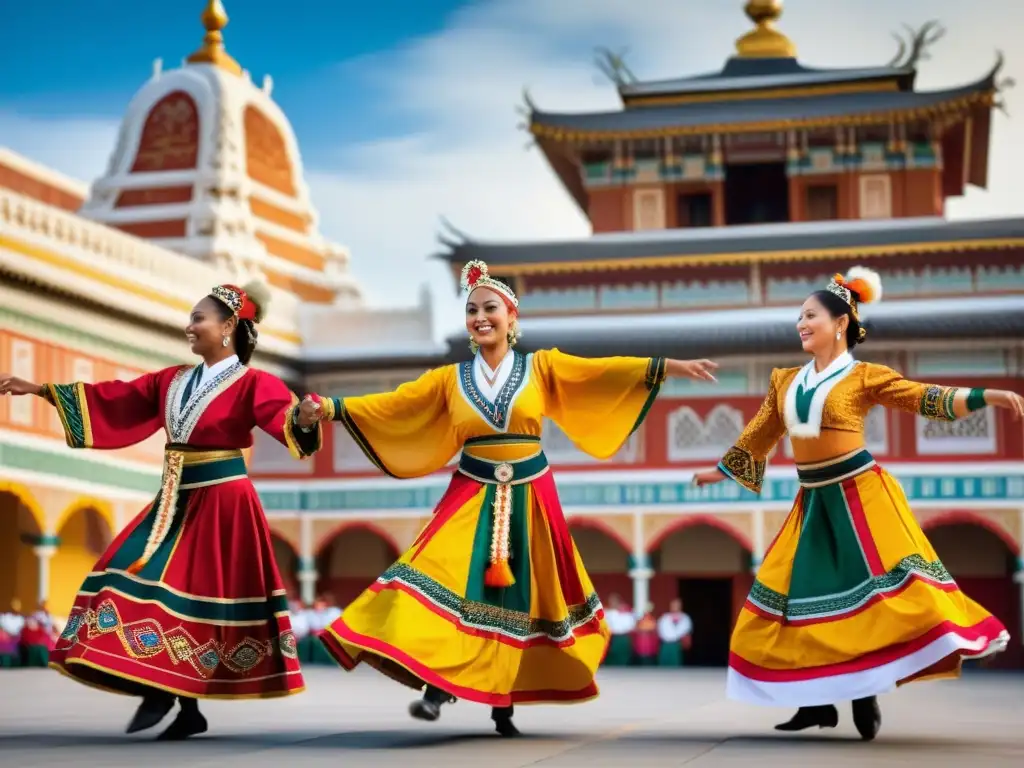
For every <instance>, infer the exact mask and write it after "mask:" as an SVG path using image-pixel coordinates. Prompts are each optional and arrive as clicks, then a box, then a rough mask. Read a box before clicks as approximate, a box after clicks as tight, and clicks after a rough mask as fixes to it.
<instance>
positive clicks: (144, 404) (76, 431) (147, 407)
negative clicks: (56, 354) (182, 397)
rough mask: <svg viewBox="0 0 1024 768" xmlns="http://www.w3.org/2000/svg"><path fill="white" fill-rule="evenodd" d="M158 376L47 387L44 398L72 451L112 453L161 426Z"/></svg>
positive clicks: (137, 441)
mask: <svg viewBox="0 0 1024 768" xmlns="http://www.w3.org/2000/svg"><path fill="white" fill-rule="evenodd" d="M159 381H160V379H159V374H158V373H147V374H144V375H142V376H140V377H139V378H137V379H132V380H131V381H104V382H99V383H97V384H86V383H84V382H81V381H78V382H75V383H74V384H44V385H43V389H42V392H41V394H42V397H43V399H44V400H46V401H47V402H48V403H50V404H51V405H53V407H54V408H56V409H57V415H58V416H59V417H60V423H61V426H63V427H64V439H65V440H66V441H67V444H68V445H69V446H70V447H72V448H99V449H104V450H113V449H116V448H126V447H127V446H129V445H135V444H136V443H141V442H142V441H143V440H145V439H146V438H148V437H149V436H150V435H152V434H153V433H154V432H156V431H157V430H158V429H160V427H161V426H163V424H162V419H161V408H160V387H159Z"/></svg>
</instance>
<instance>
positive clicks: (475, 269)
mask: <svg viewBox="0 0 1024 768" xmlns="http://www.w3.org/2000/svg"><path fill="white" fill-rule="evenodd" d="M459 282H460V284H461V285H462V290H464V291H466V292H467V293H470V292H472V291H473V289H474V288H490V289H491V290H492V291H496V292H497V293H500V294H501V295H502V296H504V297H505V298H506V299H508V300H509V302H511V304H512V306H513V307H515V308H516V309H519V299H517V298H516V295H515V293H514V292H513V291H512V289H511V288H509V287H508V286H507V285H505V283H503V282H501V281H500V280H495V279H494V278H493V277H491V276H490V275H489V274H487V264H485V263H484V262H482V261H479V260H474V261H470V262H467V263H466V266H464V267H463V268H462V280H460V281H459Z"/></svg>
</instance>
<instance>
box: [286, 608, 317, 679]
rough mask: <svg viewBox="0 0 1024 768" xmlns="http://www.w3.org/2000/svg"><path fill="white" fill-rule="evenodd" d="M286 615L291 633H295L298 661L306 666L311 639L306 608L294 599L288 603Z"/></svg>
mask: <svg viewBox="0 0 1024 768" xmlns="http://www.w3.org/2000/svg"><path fill="white" fill-rule="evenodd" d="M288 613H289V614H290V615H291V619H292V632H294V633H295V648H296V650H297V651H298V654H299V661H301V662H302V663H303V664H306V663H308V662H309V660H310V654H311V653H312V648H313V646H312V642H313V637H312V635H311V634H310V629H309V612H308V611H307V610H306V607H305V606H304V605H303V604H302V603H301V602H300V601H299V600H296V599H295V598H292V599H291V600H289V601H288Z"/></svg>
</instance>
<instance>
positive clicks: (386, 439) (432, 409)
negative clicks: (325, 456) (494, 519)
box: [321, 366, 462, 478]
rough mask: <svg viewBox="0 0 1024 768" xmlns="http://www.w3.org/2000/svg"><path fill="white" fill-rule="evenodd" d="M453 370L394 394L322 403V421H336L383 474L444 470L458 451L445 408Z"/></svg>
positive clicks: (438, 370) (433, 373)
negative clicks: (325, 419)
mask: <svg viewBox="0 0 1024 768" xmlns="http://www.w3.org/2000/svg"><path fill="white" fill-rule="evenodd" d="M452 370H453V368H452V366H445V367H443V368H435V369H433V370H430V371H427V372H426V373H424V374H423V375H422V376H420V377H419V378H418V379H416V380H415V381H410V382H407V383H405V384H402V385H401V386H400V387H398V389H396V390H394V391H393V392H383V393H380V394H375V395H361V396H359V397H346V398H336V397H335V398H321V403H322V405H323V408H324V416H325V418H328V419H333V420H334V421H340V422H341V423H342V424H343V425H344V427H345V429H346V430H348V433H349V435H351V436H352V439H353V440H355V442H356V445H358V446H359V447H360V449H362V451H363V453H364V454H366V457H367V458H368V459H369V460H370V461H371V462H373V464H374V465H375V466H376V467H377V468H378V469H380V470H381V471H382V472H384V473H385V474H387V475H390V476H391V477H399V478H410V477H422V476H424V475H429V474H431V473H432V472H437V471H438V470H440V469H443V468H444V466H445V465H446V464H448V462H449V461H451V458H452V456H454V455H455V454H456V452H457V451H458V450H459V449H460V448H461V447H462V445H461V443H460V442H459V439H458V436H457V435H456V433H455V429H454V428H453V426H452V419H451V415H450V412H449V407H448V394H447V393H448V389H449V387H448V384H449V382H450V381H452V377H453V374H452Z"/></svg>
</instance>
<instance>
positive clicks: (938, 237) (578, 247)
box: [440, 217, 1024, 275]
mask: <svg viewBox="0 0 1024 768" xmlns="http://www.w3.org/2000/svg"><path fill="white" fill-rule="evenodd" d="M458 234H460V236H461V237H462V238H463V239H462V240H459V241H456V240H454V239H451V238H442V242H443V243H444V244H445V245H447V246H448V250H447V251H446V252H444V253H442V254H440V258H443V259H444V260H446V261H448V262H450V263H451V264H453V265H457V266H460V267H461V265H462V264H465V263H466V262H468V261H471V260H473V259H480V260H482V261H485V262H487V264H488V265H489V267H490V270H491V272H492V273H494V274H499V275H516V274H539V273H542V272H548V273H551V272H583V271H595V270H600V269H606V268H610V267H613V268H619V269H621V268H657V267H672V266H708V265H711V264H745V263H751V262H755V261H760V262H772V261H775V262H777V261H806V260H814V259H823V258H836V257H854V256H856V257H871V256H887V255H892V254H904V253H913V252H918V253H935V252H942V251H968V250H983V249H993V248H1011V247H1016V248H1020V247H1024V218H1006V219H970V220H960V221H950V220H949V219H944V218H941V217H920V218H901V219H875V220H864V219H857V220H847V221H837V220H830V221H816V222H784V223H780V224H751V225H740V226H731V227H702V228H688V229H659V230H649V231H643V232H611V233H601V234H597V235H591V236H588V237H584V238H575V239H567V240H548V241H535V242H524V243H507V242H506V243H496V242H491V243H488V242H482V241H477V240H471V239H465V238H466V236H465V235H461V233H458Z"/></svg>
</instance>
